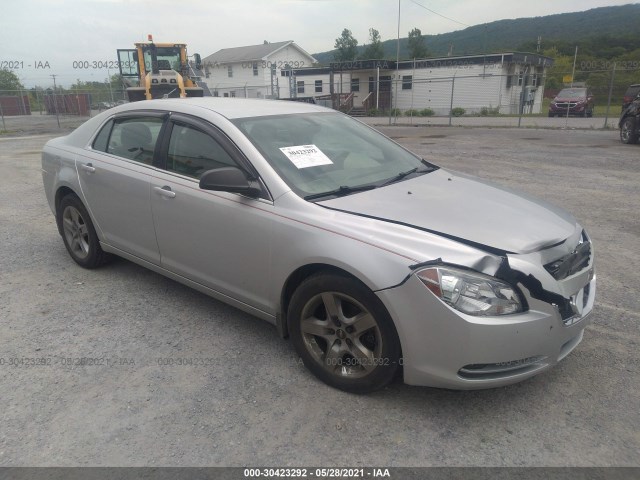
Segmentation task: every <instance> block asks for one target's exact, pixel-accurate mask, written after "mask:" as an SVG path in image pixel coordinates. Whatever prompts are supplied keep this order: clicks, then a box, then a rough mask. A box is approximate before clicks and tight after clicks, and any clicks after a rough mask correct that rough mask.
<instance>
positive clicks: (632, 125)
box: [620, 117, 638, 144]
mask: <svg viewBox="0 0 640 480" xmlns="http://www.w3.org/2000/svg"><path fill="white" fill-rule="evenodd" d="M636 128H637V127H636V119H635V118H634V117H626V118H625V119H624V120H622V123H621V124H620V140H621V141H622V143H626V144H633V143H638V132H637V130H636Z"/></svg>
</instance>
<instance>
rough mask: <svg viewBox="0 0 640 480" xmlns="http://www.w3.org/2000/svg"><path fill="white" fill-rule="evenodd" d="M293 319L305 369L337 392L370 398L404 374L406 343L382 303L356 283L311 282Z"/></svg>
mask: <svg viewBox="0 0 640 480" xmlns="http://www.w3.org/2000/svg"><path fill="white" fill-rule="evenodd" d="M287 318H288V321H289V333H290V336H291V340H292V343H293V345H294V348H295V349H296V352H297V353H298V355H300V357H301V358H302V361H303V363H304V364H305V366H306V367H307V368H308V369H309V370H311V372H312V373H313V374H314V375H316V376H317V377H318V378H319V379H321V380H322V381H323V382H325V383H327V384H328V385H331V386H332V387H335V388H339V389H341V390H345V391H347V392H352V393H369V392H372V391H374V390H377V389H380V388H382V387H384V386H385V385H387V384H388V383H389V382H391V381H392V380H393V378H394V376H395V375H396V373H397V372H398V368H399V365H400V341H399V340H398V334H397V332H396V329H395V327H394V325H393V322H392V321H391V318H390V316H389V314H388V312H387V310H386V308H385V307H384V305H383V304H382V302H381V301H380V299H378V297H376V295H375V294H374V293H373V292H372V291H371V290H369V288H367V287H366V286H365V285H364V284H362V283H361V282H359V281H357V280H355V279H353V278H350V277H347V276H342V275H337V274H318V275H314V276H312V277H309V278H308V279H307V280H305V281H304V282H302V284H301V285H300V286H299V287H298V289H297V290H296V291H295V292H294V294H293V296H292V298H291V302H290V304H289V310H288V316H287Z"/></svg>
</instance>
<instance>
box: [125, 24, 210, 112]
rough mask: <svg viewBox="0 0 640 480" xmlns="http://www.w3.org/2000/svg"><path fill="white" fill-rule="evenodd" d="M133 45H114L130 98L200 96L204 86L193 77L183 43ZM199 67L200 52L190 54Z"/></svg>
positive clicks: (150, 37)
mask: <svg viewBox="0 0 640 480" xmlns="http://www.w3.org/2000/svg"><path fill="white" fill-rule="evenodd" d="M135 46H136V48H135V49H118V64H119V66H120V75H121V76H122V80H123V82H124V83H125V86H126V92H127V98H128V99H129V101H130V102H136V101H138V100H151V99H154V98H186V97H202V96H203V95H204V90H203V89H202V87H199V86H198V85H197V84H196V82H195V80H194V72H193V69H192V67H191V66H190V65H189V60H188V56H187V46H186V45H185V44H184V43H154V42H153V37H152V36H151V35H149V41H148V42H140V43H136V44H135ZM193 58H194V61H195V64H196V68H200V63H201V60H200V55H198V54H197V53H196V54H195V55H194V56H193Z"/></svg>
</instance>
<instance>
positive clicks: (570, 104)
mask: <svg viewBox="0 0 640 480" xmlns="http://www.w3.org/2000/svg"><path fill="white" fill-rule="evenodd" d="M576 105H577V103H575V102H569V103H568V102H562V103H556V107H557V108H567V107H569V108H570V109H571V108H575V106H576Z"/></svg>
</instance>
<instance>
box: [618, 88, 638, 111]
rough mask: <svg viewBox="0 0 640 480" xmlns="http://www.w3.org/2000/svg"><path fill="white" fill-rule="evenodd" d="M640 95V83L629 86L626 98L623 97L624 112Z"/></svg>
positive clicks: (625, 93) (625, 94)
mask: <svg viewBox="0 0 640 480" xmlns="http://www.w3.org/2000/svg"><path fill="white" fill-rule="evenodd" d="M639 93H640V83H636V84H634V85H629V88H627V91H626V92H624V97H622V111H623V112H624V109H625V108H627V107H628V106H629V105H631V102H633V101H634V100H635V98H636V97H637V96H638V94H639Z"/></svg>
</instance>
